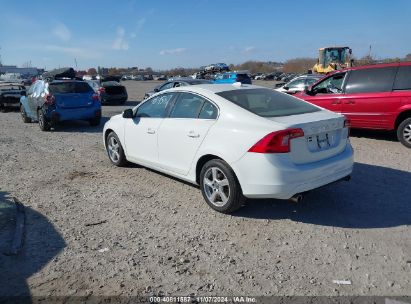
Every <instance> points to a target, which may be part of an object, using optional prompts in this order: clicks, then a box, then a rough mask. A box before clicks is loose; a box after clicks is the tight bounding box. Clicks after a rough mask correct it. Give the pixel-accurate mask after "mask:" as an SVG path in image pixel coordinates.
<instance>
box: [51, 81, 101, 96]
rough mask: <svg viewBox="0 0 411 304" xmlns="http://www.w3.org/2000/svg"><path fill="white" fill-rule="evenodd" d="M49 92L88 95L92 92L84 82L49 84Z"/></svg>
mask: <svg viewBox="0 0 411 304" xmlns="http://www.w3.org/2000/svg"><path fill="white" fill-rule="evenodd" d="M49 91H50V93H52V94H68V93H89V92H93V89H92V88H91V86H90V85H89V84H88V83H86V82H57V83H50V85H49Z"/></svg>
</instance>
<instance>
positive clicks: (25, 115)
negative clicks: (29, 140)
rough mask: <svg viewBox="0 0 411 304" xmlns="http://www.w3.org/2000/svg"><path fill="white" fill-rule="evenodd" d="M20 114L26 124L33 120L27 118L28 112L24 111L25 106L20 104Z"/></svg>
mask: <svg viewBox="0 0 411 304" xmlns="http://www.w3.org/2000/svg"><path fill="white" fill-rule="evenodd" d="M20 114H21V119H23V122H24V123H30V122H31V118H30V117H27V114H26V110H24V106H23V105H22V104H20Z"/></svg>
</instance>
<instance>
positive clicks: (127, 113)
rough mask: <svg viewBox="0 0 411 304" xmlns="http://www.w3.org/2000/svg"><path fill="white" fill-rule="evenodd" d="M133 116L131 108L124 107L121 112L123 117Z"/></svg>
mask: <svg viewBox="0 0 411 304" xmlns="http://www.w3.org/2000/svg"><path fill="white" fill-rule="evenodd" d="M133 117H134V113H133V109H125V110H124V112H123V118H133Z"/></svg>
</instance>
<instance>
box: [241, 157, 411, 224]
mask: <svg viewBox="0 0 411 304" xmlns="http://www.w3.org/2000/svg"><path fill="white" fill-rule="evenodd" d="M352 177H353V178H352V179H351V181H349V182H340V183H338V184H333V185H330V186H329V187H325V188H322V189H317V190H315V191H312V192H310V193H308V194H307V195H306V197H305V199H304V201H303V202H302V203H300V204H295V203H290V202H288V201H281V200H249V201H248V204H247V206H245V207H244V208H242V209H240V210H239V211H237V212H236V213H234V214H233V215H234V216H237V217H247V218H256V219H291V220H293V221H296V222H302V223H309V224H314V225H322V226H333V227H342V228H360V229H361V228H388V227H396V226H401V225H410V224H411V204H410V197H411V187H410V185H411V173H410V172H405V171H401V170H395V169H390V168H385V167H380V166H373V165H367V164H362V163H356V164H355V166H354V172H353V175H352Z"/></svg>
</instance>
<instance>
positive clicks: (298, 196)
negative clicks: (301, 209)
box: [290, 193, 304, 203]
mask: <svg viewBox="0 0 411 304" xmlns="http://www.w3.org/2000/svg"><path fill="white" fill-rule="evenodd" d="M303 199H304V196H303V195H302V194H301V193H299V194H295V195H293V196H292V197H291V198H290V201H292V202H294V203H301V202H302V201H303Z"/></svg>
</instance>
